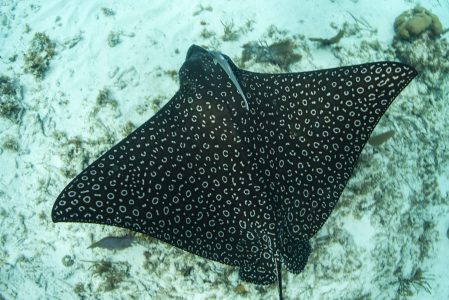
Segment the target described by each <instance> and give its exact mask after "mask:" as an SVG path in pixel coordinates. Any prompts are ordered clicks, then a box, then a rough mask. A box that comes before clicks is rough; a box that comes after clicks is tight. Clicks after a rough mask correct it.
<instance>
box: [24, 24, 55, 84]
mask: <svg viewBox="0 0 449 300" xmlns="http://www.w3.org/2000/svg"><path fill="white" fill-rule="evenodd" d="M55 53H56V52H55V43H54V42H52V41H51V40H50V38H49V37H48V35H46V34H45V33H42V32H36V33H35V34H34V37H33V39H32V40H31V42H30V47H29V48H28V52H27V53H25V55H24V57H23V59H24V63H25V64H24V71H25V73H30V74H32V75H34V77H36V78H38V79H42V78H43V77H44V75H45V72H46V71H47V70H48V67H49V64H50V60H51V59H52V58H53V56H55Z"/></svg>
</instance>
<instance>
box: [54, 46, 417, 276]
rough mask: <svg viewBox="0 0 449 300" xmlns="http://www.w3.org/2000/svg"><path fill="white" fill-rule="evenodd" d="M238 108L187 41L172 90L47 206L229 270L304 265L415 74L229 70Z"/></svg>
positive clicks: (393, 68)
mask: <svg viewBox="0 0 449 300" xmlns="http://www.w3.org/2000/svg"><path fill="white" fill-rule="evenodd" d="M226 59H227V60H228V62H229V64H230V66H231V67H232V70H233V72H234V74H235V76H236V78H237V79H238V81H239V82H240V85H241V86H242V89H243V91H244V93H245V95H246V98H247V99H248V105H249V110H246V109H245V108H244V105H243V100H242V97H241V96H240V95H239V94H238V92H237V90H236V87H235V86H234V85H233V84H232V82H231V81H230V79H229V77H228V76H227V75H226V73H225V72H224V71H223V69H221V68H220V67H219V66H218V65H217V64H215V63H214V60H213V58H212V57H211V56H210V55H209V53H208V52H207V51H206V50H204V49H202V48H200V47H198V46H192V47H191V48H190V49H189V51H188V53H187V57H186V61H185V62H184V64H183V66H182V67H181V69H180V72H179V77H180V89H179V91H178V92H177V93H176V94H175V96H174V97H173V98H172V99H171V100H170V101H169V102H168V103H167V104H166V105H165V106H164V107H163V108H162V109H161V110H160V111H159V112H158V113H157V114H156V115H155V116H154V117H152V118H151V119H150V120H148V121H147V122H146V123H144V124H143V125H142V126H141V127H139V128H138V129H137V130H135V131H134V132H133V133H132V134H131V135H130V136H128V137H127V138H125V139H124V140H123V141H121V142H120V143H118V144H117V145H116V146H114V147H113V148H112V149H111V150H109V151H108V152H106V153H105V154H104V155H102V156H101V157H100V158H99V159H98V160H97V161H95V162H94V163H92V164H91V165H90V166H89V167H88V168H86V169H85V170H84V171H83V172H82V173H81V174H80V175H78V176H77V177H76V178H75V179H74V180H73V181H72V182H71V183H70V184H69V185H68V186H67V187H66V188H65V189H64V191H63V192H62V193H61V195H60V196H59V197H58V199H57V200H56V203H55V205H54V208H53V211H52V218H53V221H55V222H60V221H63V222H90V223H100V224H108V225H114V226H120V227H125V228H129V229H132V230H135V231H138V232H142V233H146V234H149V235H151V236H153V237H156V238H158V239H160V240H162V241H165V242H167V243H170V244H172V245H174V246H176V247H179V248H181V249H184V250H187V251H189V252H192V253H194V254H197V255H200V256H203V257H205V258H209V259H213V260H216V261H219V262H222V263H225V264H228V265H233V266H238V267H240V276H241V278H242V279H243V280H245V281H249V282H253V283H257V284H268V283H272V282H274V281H275V280H276V278H277V279H278V280H280V268H281V265H283V266H285V267H286V268H287V269H288V270H289V271H290V272H293V273H298V272H300V271H302V269H303V268H304V266H305V264H306V262H307V257H308V255H309V252H310V246H309V242H308V240H309V239H310V238H311V237H312V236H313V235H314V234H315V233H316V232H317V231H318V230H319V229H320V228H321V226H322V225H323V224H324V222H325V221H326V220H327V218H328V216H329V214H330V213H331V212H332V210H333V208H334V206H335V204H336V202H337V201H338V198H339V196H340V194H341V193H342V191H343V189H344V187H345V185H346V182H347V180H348V179H349V177H350V174H351V172H352V170H353V169H354V166H355V164H356V161H357V158H358V156H359V154H360V152H361V150H362V149H363V146H364V145H365V143H366V142H367V140H368V137H369V135H370V134H371V132H372V130H373V128H374V127H375V125H376V124H377V122H378V121H379V119H380V117H381V116H382V115H383V113H384V112H385V110H386V109H387V108H388V106H389V105H390V104H391V102H392V101H393V100H394V98H395V97H396V96H397V95H398V94H399V92H400V91H401V90H402V89H403V88H405V87H406V85H407V84H408V83H409V82H410V81H411V80H412V79H413V78H414V76H416V71H415V70H414V69H413V68H411V67H409V66H406V65H403V64H400V63H396V62H377V63H371V64H364V65H357V66H349V67H342V68H335V69H326V70H318V71H312V72H302V73H288V74H260V73H252V72H248V71H245V70H241V69H239V68H237V67H236V66H235V65H234V64H233V63H232V61H231V60H230V59H229V58H228V57H226Z"/></svg>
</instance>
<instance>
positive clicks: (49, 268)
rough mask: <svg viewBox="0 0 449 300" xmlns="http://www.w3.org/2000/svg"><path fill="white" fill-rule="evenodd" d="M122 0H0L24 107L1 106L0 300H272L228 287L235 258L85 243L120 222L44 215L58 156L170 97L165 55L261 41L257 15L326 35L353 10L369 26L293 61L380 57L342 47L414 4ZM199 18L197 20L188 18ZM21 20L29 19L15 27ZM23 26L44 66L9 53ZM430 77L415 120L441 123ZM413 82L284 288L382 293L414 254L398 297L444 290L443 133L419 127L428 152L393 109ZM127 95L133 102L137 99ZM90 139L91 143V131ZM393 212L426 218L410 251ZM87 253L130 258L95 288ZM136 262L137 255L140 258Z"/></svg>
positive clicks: (431, 4) (72, 154) (390, 292)
mask: <svg viewBox="0 0 449 300" xmlns="http://www.w3.org/2000/svg"><path fill="white" fill-rule="evenodd" d="M136 2H137V1H107V2H105V1H83V2H82V4H80V1H61V0H59V1H56V0H53V1H38V0H30V1H7V0H0V56H1V59H0V75H1V74H3V75H7V76H10V77H13V78H16V79H17V80H18V81H19V83H20V85H21V86H22V87H23V102H24V105H25V107H26V112H25V114H24V115H23V118H22V120H21V123H20V124H19V125H17V124H13V123H12V122H11V121H9V120H6V119H2V118H0V142H1V141H2V140H4V139H5V138H6V137H7V136H12V137H15V138H16V139H17V140H18V142H19V146H20V150H19V151H18V152H14V151H8V150H3V151H0V228H1V229H0V295H1V296H0V299H2V297H3V298H5V299H132V297H133V298H134V299H246V298H248V299H259V298H263V299H272V298H275V297H276V295H277V290H276V287H275V286H270V287H260V286H255V285H251V284H246V283H243V285H244V290H245V292H244V293H242V292H241V293H239V292H238V288H237V287H238V284H239V283H241V281H239V279H238V274H237V271H236V269H233V268H229V267H226V266H224V265H221V264H218V263H213V262H209V261H207V260H205V259H202V258H199V257H196V256H193V255H190V254H187V253H185V252H183V251H180V250H177V249H175V248H173V247H171V246H169V245H166V244H162V243H158V242H156V241H153V242H143V241H142V242H141V244H140V245H135V246H133V247H132V248H128V249H125V250H123V251H120V252H116V253H113V252H111V251H107V250H103V249H87V247H88V246H89V245H90V244H91V242H92V240H91V237H93V239H94V240H98V239H100V238H102V237H104V236H106V235H108V234H123V233H124V232H125V231H124V230H121V229H115V228H112V227H106V226H101V225H86V224H61V223H59V224H57V225H55V224H53V223H52V222H51V219H50V211H51V207H52V205H53V202H54V200H55V199H56V197H57V195H58V193H59V192H60V191H61V190H62V189H63V188H64V186H65V184H67V183H68V182H69V180H70V178H69V177H66V176H64V175H63V173H64V171H65V170H67V169H70V170H71V171H72V172H75V173H76V172H79V171H81V170H82V167H83V166H85V162H84V164H83V161H82V159H83V157H84V156H86V155H88V156H87V157H88V158H89V161H92V160H93V159H94V158H95V157H97V156H98V155H100V154H101V153H102V152H103V151H105V150H107V143H105V139H106V138H108V137H109V138H113V140H111V142H114V141H115V142H117V141H118V140H119V139H121V138H123V137H124V135H125V134H124V133H123V127H124V125H125V124H126V123H127V122H132V123H133V124H134V125H136V126H138V125H140V124H142V123H143V122H144V121H145V120H147V119H148V118H150V117H151V116H152V115H153V114H154V110H152V109H151V102H152V100H154V99H155V98H157V97H161V99H163V101H164V102H163V104H164V103H166V101H168V100H169V99H170V98H171V97H172V96H173V94H174V93H175V91H176V90H177V88H178V86H177V82H176V80H174V79H173V78H171V77H170V76H169V75H167V74H166V73H165V72H166V71H172V70H178V69H179V67H180V66H181V65H182V63H183V61H184V57H185V52H186V50H187V49H188V47H189V46H190V45H191V44H198V45H205V46H211V47H214V48H217V49H219V50H220V51H222V52H223V53H226V54H228V55H229V56H230V57H231V58H234V59H236V58H239V57H240V55H241V46H242V45H243V44H245V43H246V42H248V41H258V40H265V39H266V40H267V41H268V42H270V41H271V40H270V39H267V38H266V36H267V31H268V28H269V27H270V26H271V25H274V26H276V27H277V28H278V29H279V30H286V31H287V33H286V36H288V37H291V36H293V35H304V36H305V37H306V38H309V37H331V36H333V35H335V34H336V32H337V29H335V28H332V27H331V26H330V24H331V23H334V24H335V25H336V26H337V27H338V28H340V27H341V26H342V24H343V23H344V22H349V23H350V24H353V25H354V24H355V21H354V19H353V18H352V17H351V15H350V14H349V13H348V12H350V13H351V14H352V15H354V16H355V17H356V18H359V19H360V20H361V19H362V18H363V19H365V20H366V22H367V23H368V24H370V26H371V27H372V28H373V29H376V30H377V32H375V33H370V32H369V30H361V31H359V32H358V33H357V34H356V35H352V36H350V37H348V38H343V39H342V40H341V42H340V45H341V47H342V50H341V52H340V54H338V53H336V52H334V51H330V49H329V48H317V46H316V44H314V43H313V42H310V41H308V40H307V39H306V40H305V41H306V44H307V46H308V47H309V49H310V51H309V53H308V54H306V53H302V54H303V56H304V57H303V59H302V60H301V61H300V62H299V63H297V64H295V65H294V66H293V67H292V69H293V71H303V70H311V69H314V68H326V67H334V66H338V65H340V63H349V64H355V63H362V62H368V61H375V60H380V59H395V57H394V56H391V54H388V53H385V52H383V51H382V50H381V51H377V52H376V51H375V50H373V49H369V50H368V51H358V50H357V49H359V48H358V47H359V45H360V43H361V42H362V41H368V42H372V41H378V42H379V43H380V45H381V47H382V48H381V49H391V47H390V45H391V41H392V38H393V35H394V32H393V29H392V24H393V22H394V19H395V17H396V16H397V15H399V14H400V13H401V12H402V11H404V10H405V9H409V8H412V7H414V5H415V3H417V2H415V1H386V0H382V1H375V4H373V3H374V2H373V1H367V0H365V1H355V0H353V1H350V0H344V1H338V0H335V1H320V2H318V1H293V0H292V1H284V2H282V4H281V3H278V2H272V3H271V1H270V3H269V2H268V1H199V2H197V3H195V4H192V3H194V2H195V1H179V0H178V1H163V0H159V1H149V2H148V3H146V4H144V3H143V1H139V3H138V4H137V3H136ZM301 2H302V3H301ZM199 3H201V4H202V6H203V7H204V8H207V7H210V8H211V11H209V10H208V9H205V10H203V11H201V9H200V4H199ZM103 7H107V8H109V9H111V10H113V11H114V12H115V15H113V16H106V14H105V13H104V12H103V11H102V8H103ZM425 7H426V8H427V9H429V10H431V11H433V12H434V13H436V14H437V15H438V16H439V18H440V19H441V20H442V21H443V25H444V26H449V24H448V23H447V20H449V3H448V2H447V1H426V6H425ZM200 11H201V12H200ZM198 12H199V13H198ZM247 20H254V25H253V30H251V31H249V32H246V33H242V34H241V35H240V37H239V39H238V40H236V41H231V42H224V41H222V38H221V37H222V32H223V25H222V23H227V24H229V23H231V22H233V23H234V24H235V26H236V28H241V27H243V26H244V23H245V22H246V21H247ZM201 21H204V22H206V24H207V25H201V24H200V22H201ZM26 24H28V25H29V28H30V30H29V32H26V30H25V28H26ZM204 28H206V29H207V30H209V31H211V32H213V33H215V36H213V37H211V38H208V39H205V38H202V37H201V36H200V34H201V31H202V30H203V29H204ZM35 32H44V33H46V34H47V35H48V36H49V37H50V38H51V39H52V40H53V41H55V42H56V43H57V47H56V52H57V54H56V56H55V57H54V58H53V59H52V60H51V62H50V67H49V70H48V72H47V73H46V74H45V77H44V79H43V80H36V79H35V78H34V77H33V76H31V75H30V74H25V73H24V72H23V69H22V66H23V60H22V56H23V53H25V52H26V51H27V49H28V46H29V42H30V40H31V39H32V37H33V35H34V33H35ZM111 32H115V33H120V40H121V42H120V43H119V44H117V45H116V46H115V47H110V46H108V35H109V34H110V33H111ZM80 38H81V39H80ZM446 38H447V34H446ZM77 39H79V41H78V42H77V43H76V40H77ZM70 43H72V45H73V47H70V46H69V45H70ZM299 51H302V50H299ZM345 53H351V54H350V55H349V54H345ZM15 54H17V55H18V56H17V59H16V61H15V62H10V61H9V58H10V57H12V56H13V55H15ZM249 67H250V69H253V70H273V71H278V70H276V69H275V68H274V69H273V68H272V67H270V66H260V65H251V64H250V66H249ZM441 86H443V88H446V92H445V93H442V95H445V96H444V97H445V99H444V100H445V101H446V106H444V107H443V109H438V110H435V112H434V117H433V118H432V119H430V120H426V122H427V124H428V126H429V128H440V129H441V130H444V129H445V130H447V128H448V125H449V124H448V121H447V116H448V115H449V108H448V104H447V103H449V102H448V101H449V99H448V92H447V87H448V85H447V82H446V83H444V82H442V83H441ZM104 88H107V89H108V90H110V92H111V95H112V97H113V98H114V99H115V100H117V103H118V107H117V108H116V109H114V108H112V107H111V106H110V105H106V106H104V107H102V108H101V109H100V110H99V112H98V114H97V117H96V118H95V117H92V112H93V110H94V109H95V107H96V97H97V95H98V93H99V91H100V90H101V89H104ZM426 89H427V87H426V86H425V85H424V84H423V83H417V82H416V81H415V82H413V83H412V84H411V85H410V86H409V87H408V88H407V89H406V90H405V91H404V92H403V94H401V95H400V96H399V98H398V99H397V100H396V102H395V103H394V104H393V105H392V107H391V108H390V111H389V113H388V114H389V116H390V117H387V118H386V120H385V121H384V120H383V121H382V122H381V123H380V124H379V126H380V127H382V126H383V127H385V128H387V129H388V128H392V127H393V128H395V130H397V131H398V132H397V134H396V136H395V138H394V139H392V140H391V141H388V142H387V144H386V145H384V146H382V147H381V148H380V149H372V147H369V146H367V149H365V150H364V154H362V157H365V158H366V159H368V160H369V162H368V163H366V162H365V163H363V164H362V166H363V167H361V168H359V169H357V171H356V174H355V175H354V178H353V179H351V182H350V184H349V186H350V187H351V184H352V188H354V187H356V186H358V185H363V183H364V182H367V181H369V178H370V172H376V173H377V174H378V173H381V174H384V176H382V178H381V179H380V180H379V181H374V182H373V184H372V185H370V188H369V189H368V191H367V192H366V193H365V194H362V195H355V194H353V193H351V192H347V191H345V193H344V194H343V196H342V200H341V205H340V207H339V208H337V209H336V211H335V212H334V214H333V215H332V216H331V218H330V219H329V221H328V222H327V223H326V225H325V226H324V227H323V229H322V230H321V231H320V232H319V233H318V235H317V238H316V239H314V241H313V243H312V246H313V250H314V252H313V253H312V256H311V258H310V261H311V262H310V263H309V265H308V266H307V267H306V269H305V271H304V272H303V273H302V274H300V275H292V274H288V275H287V272H285V273H284V274H285V275H284V277H285V293H286V297H288V296H289V297H290V298H291V299H350V298H351V299H355V298H358V297H359V298H363V297H365V298H363V299H391V298H392V297H393V296H394V295H396V291H397V288H398V283H397V278H398V277H397V276H396V275H395V274H393V272H391V271H390V270H395V269H396V266H402V271H403V274H407V271H404V270H407V268H408V269H409V271H408V272H409V273H410V272H411V270H412V269H413V268H416V267H419V268H421V269H422V270H423V271H425V274H426V275H428V276H433V277H432V278H431V280H429V281H428V282H429V286H430V289H431V292H432V294H431V295H430V294H428V293H426V291H424V290H423V289H422V288H420V287H419V286H418V290H419V291H418V292H415V293H414V294H415V295H414V296H413V297H410V299H448V298H449V284H448V283H447V282H448V273H447V270H449V256H448V253H449V240H448V237H447V235H446V231H447V229H448V227H449V219H448V217H447V216H448V212H449V208H448V197H449V194H448V191H449V187H448V182H449V164H448V163H447V160H446V161H445V160H444V157H439V155H440V153H442V151H443V150H441V149H447V147H448V146H449V145H448V144H449V140H448V139H443V138H441V139H439V137H438V136H434V139H433V141H436V143H438V145H439V146H438V149H439V150H435V152H432V149H433V148H435V147H436V145H435V144H428V143H426V142H428V140H431V139H430V137H429V136H428V134H430V133H429V132H427V135H425V134H426V130H424V129H423V130H418V131H417V130H415V128H414V127H413V126H412V125H413V124H418V125H417V126H419V125H421V124H422V122H421V121H420V119H419V116H418V117H417V116H415V115H405V116H404V115H402V111H401V107H403V106H407V105H406V102H407V101H416V102H417V103H416V105H417V106H419V103H420V102H419V101H428V100H427V98H426V100H420V99H422V97H421V96H420V91H423V90H424V91H425V90H426ZM429 93H432V91H431V90H430V91H429ZM424 94H425V93H424ZM421 95H423V94H421ZM441 97H442V96H441V95H439V96H435V101H443V99H441ZM404 103H405V104H404ZM422 103H424V104H423V105H428V104H427V102H422ZM414 105H415V104H414ZM142 106H143V107H145V106H146V107H147V109H146V111H145V110H144V111H143V112H141V113H139V112H138V111H142V109H141V107H142ZM407 126H409V127H407ZM380 131H382V130H380ZM432 132H433V131H432ZM439 132H441V133H442V132H443V131H439ZM423 136H424V137H425V138H423ZM441 137H443V135H442V136H441ZM445 137H447V135H445ZM74 138H80V139H81V140H82V141H83V144H82V147H81V148H77V147H76V146H75V144H74V143H72V144H70V142H69V140H70V139H74ZM100 139H102V142H97V141H98V140H100ZM410 141H412V143H413V144H407V142H408V143H410ZM426 149H427V150H426ZM421 151H427V152H425V153H426V155H427V154H428V153H434V155H436V158H435V159H437V160H439V168H432V167H429V170H430V173H429V174H423V172H422V169H419V170H418V169H417V164H418V163H417V162H418V161H421V160H420V157H421V154H420V153H421ZM422 153H424V152H422ZM404 161H405V163H400V162H404ZM424 175H426V176H428V177H429V178H430V179H429V180H430V182H432V178H435V180H434V181H435V182H436V183H437V184H436V185H434V186H433V190H432V189H431V191H427V192H425V191H424V189H423V186H424V185H425V182H427V181H426V179H425V178H424ZM429 180H428V181H429ZM379 182H380V183H382V184H387V183H388V186H378V184H379ZM388 187H389V188H388ZM385 189H386V190H388V191H392V190H393V191H397V192H396V193H394V194H388V195H385V197H390V198H391V205H387V206H385V205H384V206H382V207H381V208H376V207H377V206H376V203H377V202H376V201H378V200H375V199H377V198H376V197H378V195H379V193H382V192H383V191H384V190H385ZM431 192H432V193H433V194H432V195H433V196H434V197H437V198H438V199H442V200H441V201H440V202H441V203H439V204H435V203H434V202H432V203H433V204H432V205H429V207H422V206H421V209H417V210H416V212H414V210H412V211H411V212H410V209H411V208H413V207H415V208H416V207H420V206H416V205H415V206H413V205H412V204H411V203H412V201H413V199H415V198H418V200H420V201H423V206H424V205H426V202H425V199H427V198H428V197H430V196H432V195H431ZM385 194H387V192H385ZM376 195H377V196H376ZM359 204H363V205H367V206H368V207H365V210H364V211H363V216H362V217H361V218H360V219H357V217H355V213H354V211H358V210H357V208H358V205H359ZM376 209H379V210H380V212H378V211H377V210H376ZM407 213H410V215H411V217H412V219H411V221H410V222H411V224H422V220H423V218H425V219H426V220H432V222H434V223H435V224H436V227H435V229H434V230H431V231H429V232H432V235H429V239H430V243H429V244H430V245H431V250H429V256H426V257H425V258H422V259H420V258H419V257H417V253H416V251H417V250H416V249H417V248H416V247H415V246H416V245H412V244H413V242H414V241H416V238H414V235H413V234H412V233H411V232H414V233H416V234H418V235H419V229H417V230H411V229H410V230H411V231H407V230H405V231H403V232H402V231H399V230H398V228H403V229H404V228H407V226H404V224H403V222H404V217H403V216H404V215H405V214H407ZM380 215H381V216H386V218H388V219H389V220H390V221H389V222H388V223H387V225H388V226H385V225H383V223H382V221H381V220H379V219H378V218H376V216H380ZM401 223H402V227H401ZM411 227H413V226H411ZM320 243H322V244H320ZM323 245H324V246H323ZM404 245H405V246H404ZM379 248H380V250H376V249H379ZM385 249H391V250H388V251H386V250H385ZM144 251H148V253H149V255H150V258H149V259H148V261H150V262H151V264H150V270H149V271H148V270H147V269H146V268H144V261H145V258H144V255H143V253H144ZM376 253H378V255H377V256H376ZM385 253H390V254H389V255H385ZM66 255H69V256H70V257H71V258H73V260H74V264H73V265H72V266H69V267H66V266H64V265H63V264H62V258H63V257H64V256H66ZM102 259H110V260H111V261H113V262H126V263H128V264H129V270H128V273H127V275H126V276H124V280H123V281H121V282H119V283H117V287H116V288H115V289H113V290H112V291H107V292H105V291H103V290H104V285H102V284H103V283H104V281H105V279H104V278H105V275H104V274H103V275H98V274H97V275H94V274H93V271H94V269H93V268H92V265H93V263H91V262H88V261H100V260H102ZM118 265H119V266H123V264H118ZM145 265H146V266H148V265H149V264H148V262H147V263H145ZM125 269H126V268H125ZM190 269H191V270H190ZM395 280H396V281H395ZM77 284H82V286H83V288H84V292H79V291H78V292H75V291H74V287H75V286H76V285H77ZM412 290H413V289H412ZM79 295H81V296H79Z"/></svg>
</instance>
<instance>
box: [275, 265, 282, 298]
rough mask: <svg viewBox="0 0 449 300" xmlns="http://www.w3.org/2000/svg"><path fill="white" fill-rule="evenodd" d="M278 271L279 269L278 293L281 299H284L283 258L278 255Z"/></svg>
mask: <svg viewBox="0 0 449 300" xmlns="http://www.w3.org/2000/svg"><path fill="white" fill-rule="evenodd" d="M276 271H277V278H278V294H279V300H282V299H283V297H282V264H281V259H280V257H278V259H277V260H276Z"/></svg>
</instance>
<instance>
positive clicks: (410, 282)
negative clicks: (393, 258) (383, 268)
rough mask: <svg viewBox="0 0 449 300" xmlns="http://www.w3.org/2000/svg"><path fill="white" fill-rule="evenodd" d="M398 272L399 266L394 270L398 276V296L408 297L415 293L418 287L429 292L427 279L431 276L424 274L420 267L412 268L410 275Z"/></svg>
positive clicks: (399, 270)
mask: <svg viewBox="0 0 449 300" xmlns="http://www.w3.org/2000/svg"><path fill="white" fill-rule="evenodd" d="M400 273H401V268H400V267H399V268H398V269H397V270H396V271H395V275H396V276H397V277H398V289H397V294H398V296H403V297H410V296H413V295H414V294H415V293H418V292H419V290H420V289H423V290H424V291H426V292H427V293H428V294H431V288H430V284H429V281H430V280H431V279H432V277H431V276H429V275H426V274H424V272H423V271H422V270H421V269H420V268H416V269H415V270H413V271H412V272H411V275H410V276H407V277H403V276H402V275H400Z"/></svg>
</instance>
